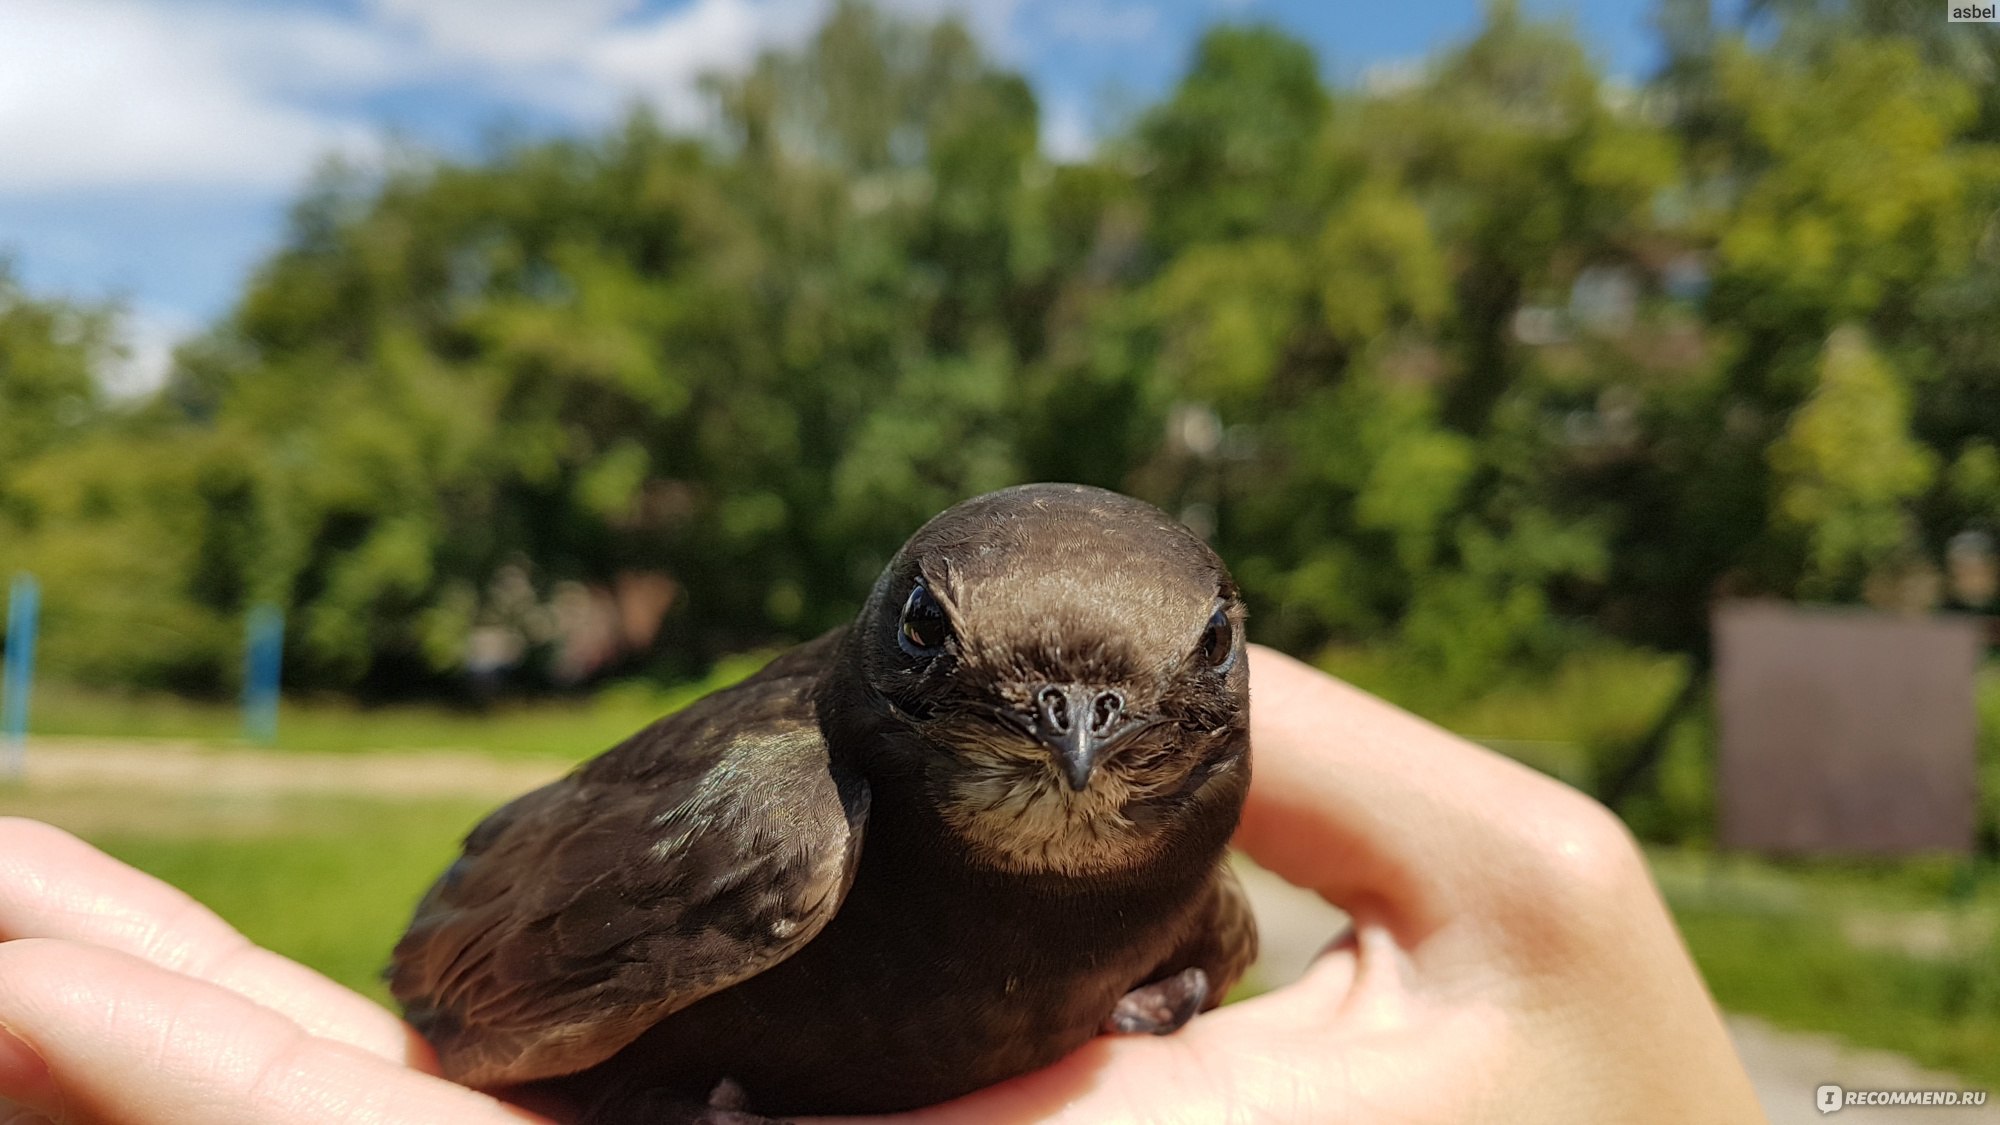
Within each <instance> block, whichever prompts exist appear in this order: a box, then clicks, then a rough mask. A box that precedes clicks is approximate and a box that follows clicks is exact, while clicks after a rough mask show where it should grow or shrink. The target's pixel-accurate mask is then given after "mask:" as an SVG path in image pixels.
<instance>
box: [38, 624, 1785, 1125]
mask: <svg viewBox="0 0 2000 1125" xmlns="http://www.w3.org/2000/svg"><path fill="white" fill-rule="evenodd" d="M1251 660H1252V681H1253V686H1254V691H1255V693H1256V694H1255V698H1254V701H1253V706H1252V710H1251V723H1252V740H1253V745H1254V746H1255V748H1256V750H1255V753H1256V765H1255V769H1254V770H1253V777H1254V781H1253V785H1252V792H1251V798H1250V804H1249V807H1248V808H1247V809H1246V811H1245V816H1244V823H1243V828H1242V830H1241V832H1240V833H1239V834H1238V837H1237V843H1238V844H1239V845H1240V846H1241V847H1243V848H1244V850H1246V851H1247V852H1249V854H1250V855H1251V856H1252V857H1253V858H1255V859H1257V860H1258V861H1259V862H1260V863H1262V864H1264V865H1265V866H1266V867H1268V868H1270V869H1272V870H1274V871H1276V872H1277V873H1278V874H1280V875H1282V876H1284V877H1286V878H1287V879H1289V880H1291V881H1292V882H1294V883H1297V884H1299V885H1300V886H1304V887H1307V888H1310V889H1312V890H1314V891H1317V892H1318V893H1320V894H1321V895H1322V896H1324V897H1325V898H1326V899H1327V900H1328V901H1330V902H1333V903H1335V904H1336V905H1339V906H1342V907H1343V908H1345V909H1347V910H1348V911H1349V913H1350V914H1351V915H1352V916H1353V918H1354V925H1353V929H1352V932H1351V933H1350V935H1349V936H1348V937H1347V938H1346V940H1344V941H1343V942H1341V943H1340V944H1339V945H1338V946H1336V947H1335V948H1334V949H1332V950H1330V951H1329V952H1328V953H1327V954H1326V955H1324V956H1322V957H1321V958H1320V959H1319V960H1318V961H1317V962H1316V963H1315V965H1314V967H1313V968H1312V969H1311V971H1309V972H1308V973H1307V975H1306V976H1305V977H1304V978H1303V979H1302V980H1300V981H1298V982H1297V983H1295V984H1293V985H1290V986H1288V987H1285V988H1282V989H1279V990H1277V991H1275V992H1272V993H1268V994H1266V995H1264V996H1260V997H1257V998H1255V999H1252V1000H1249V1001H1245V1002H1243V1003H1240V1004H1235V1005H1232V1006H1230V1007H1227V1008H1224V1009H1221V1010H1219V1011H1216V1012H1212V1013H1209V1014H1208V1015H1205V1016H1203V1017H1201V1018H1200V1019H1198V1020H1196V1021H1194V1022H1193V1023H1192V1024H1190V1025H1189V1026H1188V1027H1187V1028H1185V1029H1183V1030H1182V1031H1180V1032H1179V1033H1177V1034H1175V1035H1172V1036H1168V1037H1164V1038H1157V1039H1156V1038H1106V1039H1099V1040H1096V1041H1094V1042H1092V1043H1091V1044H1089V1045H1087V1046H1086V1047H1085V1048H1083V1049H1082V1050H1080V1051H1078V1052H1076V1053H1075V1054H1073V1055H1071V1056H1070V1057H1069V1058H1067V1059H1065V1060H1064V1061H1062V1062H1061V1063H1058V1064H1056V1065H1055V1066H1053V1067H1050V1068H1048V1069H1047V1070H1044V1071H1040V1072H1037V1073H1035V1074H1031V1075H1026V1076H1024V1077H1022V1078H1018V1079H1015V1080H1013V1081H1011V1082H1007V1083H1003V1084H1001V1085H999V1086H996V1087H993V1088H992V1089H989V1090H985V1091H981V1092H979V1093H977V1094H973V1095H970V1096H968V1097H965V1098H961V1099H959V1100H958V1101H955V1102H953V1103H950V1104H948V1105H945V1106H940V1107H937V1108H934V1109H930V1110H924V1111H919V1112H918V1113H915V1114H911V1115H905V1116H902V1117H898V1118H895V1119H894V1120H895V1121H897V1122H900V1123H902V1125H969V1123H976V1125H995V1123H1001V1125H1004V1123H1010V1122H1023V1123H1025V1122H1031V1121H1032V1122H1058V1123H1082V1122H1090V1123H1097V1122H1110V1121H1188V1122H1209V1121H1221V1120H1230V1121H1238V1120H1242V1121H1269V1122H1314V1123H1336V1122H1349V1121H1357V1122H1361V1121H1365V1122H1379V1121H1385V1120H1388V1121H1404V1122H1462V1121H1471V1120H1501V1121H1516V1120H1518V1121H1533V1122H1555V1121H1572V1120H1574V1121H1591V1122H1603V1121H1662V1122H1666V1121H1672V1122H1677V1123H1678V1122H1683V1121H1703V1122H1732V1121H1756V1120H1761V1116H1760V1114H1759V1112H1758V1110H1757V1108H1756V1102H1755V1100H1754V1098H1753V1097H1752V1094H1751V1092H1750V1087H1749V1084H1748V1081H1747V1079H1746V1078H1745V1076H1744V1074H1743V1071H1742V1067H1741V1065H1740V1063H1739V1062H1738V1060H1737V1059H1736V1056H1735V1053H1734V1051H1733V1050H1732V1048H1731V1046H1730V1044H1729V1040H1728V1037H1727V1035H1726V1033H1725V1032H1724V1030H1723V1028H1722V1025H1721V1022H1720V1020H1719V1018H1718V1017H1717V1015H1716V1012H1715V1010H1714V1007H1713V1005H1712V1003H1711V1002H1710V1001H1709V998H1708V994H1707V991H1706V989H1705V988H1704V987H1703V985H1702V983H1701V979H1700V977H1699V975H1698V974H1697V973H1696V971H1695V969H1694V967H1693V965H1692V963H1691V962H1690V961H1689V959H1688V956H1687V953H1686V951H1685V949H1684V948H1683V947H1682V945H1681V942H1680V939H1679V936H1678V935H1677V933H1676V932H1675V930H1674V928H1673V924H1672V922H1671V920H1670V919H1669V918H1668V916H1667V913H1666V910H1665V907H1664V906H1663V905H1662V904H1661V902H1660V900H1659V897H1658V895H1657V893H1656V892H1655V891H1654V889H1653V886H1652V882H1651V880H1650V878H1649V877H1648V875H1647V872H1646V869H1645V866H1644V862H1643V860H1642V859H1641V857H1640V856H1639V853H1638V850H1637V848H1636V847H1635V846H1634V845H1633V843H1632V841H1631V839H1630V837H1629V836H1628V835H1627V834H1626V833H1625V831H1624V829H1623V827H1622V826H1620V825H1619V824H1618V823H1617V821H1616V820H1615V819H1614V818H1612V817H1611V815H1610V814H1609V813H1608V812H1606V811H1604V810H1603V809H1602V808H1601V807H1600V806H1598V805H1596V804H1594V803H1593V802H1591V801H1589V800H1588V799H1587V798H1584V797H1582V796H1580V795H1579V794H1576V793H1575V792H1573V791H1571V790H1569V789H1567V788H1564V787H1563V786H1561V785H1559V784H1557V783H1555V782H1552V781H1549V780H1548V779H1546V778H1543V777H1541V776H1540V775H1538V774H1535V773H1533V772H1532V771H1530V770H1527V769H1525V768H1523V767H1521V766H1518V765H1516V764H1515V763H1513V762H1510V761H1508V760H1506V759H1504V758H1502V757H1499V756H1498V755H1494V754H1491V753H1489V752H1487V751H1485V750H1482V749H1480V748H1478V747H1475V746H1472V745H1470V744H1469V743H1466V742H1464V741H1463V740H1461V739H1458V738H1456V737H1455V736H1452V735H1449V734H1447V733H1445V732H1443V731H1440V730H1438V729H1437V728H1435V727H1432V726H1430V725H1428V724H1426V723H1423V722H1421V721H1419V720H1417V719H1414V718H1412V717H1410V716H1409V715H1406V714H1404V713H1402V712H1400V711H1397V710H1396V709H1394V708H1392V707H1389V706H1388V705H1386V704H1384V703H1382V702H1380V701H1379V700H1375V699H1373V698H1371V697H1369V696H1367V695H1365V694H1363V693H1361V692H1358V691H1356V690H1354V689H1352V688H1349V687H1347V686H1345V685H1343V684H1340V683H1338V682H1337V681H1334V680H1332V679H1330V678H1328V677H1326V676H1323V675H1321V674H1320V673H1318V672H1315V671H1312V670H1311V669H1309V668H1306V667H1305V666H1304V665H1301V664H1298V663H1297V662H1295V661H1292V660H1290V659H1288V658H1286V657H1283V656H1280V655H1278V654H1276V653H1273V652H1270V651H1268V650H1261V649H1253V652H1252V656H1251ZM1329 936H1331V935H1329ZM0 940H4V941H5V944H0V1029H11V1030H12V1032H13V1034H14V1035H15V1036H17V1037H18V1038H19V1039H20V1040H21V1041H24V1042H26V1043H28V1044H32V1045H33V1052H32V1053H30V1054H26V1055H22V1054H20V1053H19V1052H15V1051H10V1050H9V1049H8V1044H7V1042H6V1040H5V1037H4V1036H0V1098H11V1099H13V1100H14V1101H15V1102H16V1103H19V1104H21V1105H24V1106H26V1107H27V1108H28V1110H30V1111H33V1112H35V1113H39V1114H42V1115H44V1116H48V1117H50V1118H53V1119H54V1120H56V1121H58V1122H61V1123H63V1125H93V1123H109V1122H114V1121H116V1122H147V1123H155V1122H158V1123H169V1122H171V1123H179V1122H202V1123H204V1125H206V1123H208V1122H213V1121H216V1120H228V1121H231V1122H241V1123H244V1125H262V1123H264V1122H272V1123H274V1125H275V1123H277V1122H286V1123H297V1125H319V1123H322V1122H324V1123H327V1125H332V1123H334V1122H342V1123H345V1122H356V1121H361V1122H381V1123H390V1122H412V1123H415V1122H447V1121H448V1122H454V1123H457V1122H463V1123H465V1125H489V1123H499V1122H512V1123H515V1125H520V1123H522V1122H531V1121H546V1120H547V1118H543V1117H538V1116H536V1115H534V1114H532V1113H530V1112H528V1111H526V1110H524V1109H522V1108H519V1107H516V1106H510V1105H507V1104H505V1103H502V1102H499V1101H497V1100H495V1099H492V1098H489V1097H486V1096H484V1095H481V1094H475V1093H473V1092H471V1091H467V1090H463V1089H461V1088H459V1087H456V1086H453V1085H451V1084H449V1083H447V1082H444V1081H443V1080H442V1079H439V1078H436V1077H434V1076H433V1074H432V1073H431V1069H432V1068H431V1065H430V1056H429V1052H428V1050H427V1049H426V1048H425V1047H424V1046H423V1044H422V1042H421V1041H420V1040H418V1039H417V1038H416V1037H415V1036H414V1035H413V1034H412V1033H411V1032H410V1030H409V1029H408V1028H407V1027H406V1026H405V1025H403V1024H402V1023H401V1022H400V1021H398V1020H396V1019H395V1018H394V1017H393V1016H391V1015H390V1014H389V1013H387V1012H385V1011H383V1010H382V1009H380V1008H378V1007H376V1006H375V1005H373V1004H372V1003H370V1002H369V1001H367V1000H366V999H364V998H362V997H359V996H357V995H355V994H353V993H351V992H348V991H346V990H345V989H342V988H340V987H339V986H338V985H335V984H333V983H332V982H331V981H328V980H326V979H325V978H323V977H320V976H318V975H317V974H315V973H312V972H310V971H309V970H306V969H304V968H302V967H300V966H298V965H295V964H292V963H291V962H288V961H285V960H283V959H282V958H279V957H277V956H276V955H275V954H271V953H269V952H267V951H264V950H259V949H257V948H255V947H254V946H251V945H249V943H247V942H246V941H245V940H244V939H243V938H242V937H241V936H239V935H237V934H235V932H234V931H232V930H230V929H229V928H228V927H227V926H226V925H225V924H224V923H223V922H222V921H221V920H220V919H218V918H216V917H215V916H214V915H212V914H210V913H208V912H207V911H206V910H204V909H203V908H201V907H200V906H199V905H197V904H195V903H194V902H192V901H191V900H189V899H188V898H187V897H186V896H185V895H182V894H181V893H180V892H178V891H175V890H173V889H172V888H170V887H167V886H165V885H164V884H162V883H159V882H158V881H156V880H153V879H151V878H150V877H148V876H145V875H141V874H139V873H138V872H135V871H132V870H131V869H129V868H126V867H124V866H122V865H120V864H117V863H116V862H114V861H112V860H110V859H108V858H106V857H104V856H102V855H101V854H99V853H97V852H95V851H93V850H91V849H89V848H88V847H86V846H85V845H83V844H81V843H78V842H77V841H75V840H74V839H71V838H70V837H68V836H66V835H64V834H62V833H60V832H58V831H56V830H55V829H51V828H48V827H46V826H43V825H37V824H34V823H33V822H26V821H16V822H11V823H7V824H5V825H0ZM5 1104H6V1103H5V1102H0V1125H24V1123H25V1121H27V1120H31V1118H17V1119H10V1118H9V1117H8V1116H7V1111H6V1109H5V1108H4V1106H5ZM543 1108H545V1109H546V1108H547V1107H543Z"/></svg>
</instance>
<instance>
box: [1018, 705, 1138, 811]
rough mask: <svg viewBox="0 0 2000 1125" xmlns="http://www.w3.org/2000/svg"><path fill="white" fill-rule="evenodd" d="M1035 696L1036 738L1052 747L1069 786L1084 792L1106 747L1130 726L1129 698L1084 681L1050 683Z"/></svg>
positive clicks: (1034, 731)
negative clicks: (1126, 698) (1128, 717)
mask: <svg viewBox="0 0 2000 1125" xmlns="http://www.w3.org/2000/svg"><path fill="white" fill-rule="evenodd" d="M1034 699H1035V715H1034V719H1033V722H1032V730H1033V733H1034V736H1035V738H1036V739H1037V740H1038V741H1040V742H1041V744H1042V745H1043V746H1046V747H1048V748H1049V751H1050V753H1051V754H1052V755H1053V756H1054V757H1055V760H1056V767H1057V768H1058V769H1060V770H1061V771H1062V775H1063V778H1064V780H1066V781H1068V782H1069V787H1070V788H1071V789H1073V790H1075V791H1076V792H1079V793H1081V792H1083V789H1084V786H1086V785H1089V784H1090V775H1091V774H1092V773H1094V772H1096V770H1097V763H1098V760H1099V759H1100V758H1102V757H1103V756H1104V751H1105V749H1106V748H1108V747H1109V746H1110V745H1111V744H1112V743H1114V742H1116V741H1118V740H1119V739H1120V738H1122V737H1123V736H1124V735H1125V734H1126V733H1127V731H1128V729H1129V726H1128V724H1127V723H1126V721H1125V697H1124V696H1123V695H1122V694H1120V693H1118V692H1116V691H1106V690H1102V689H1098V688H1090V687H1085V686H1083V685H1081V684H1046V685H1044V686H1042V687H1041V688H1038V689H1037V690H1036V691H1035V694H1034Z"/></svg>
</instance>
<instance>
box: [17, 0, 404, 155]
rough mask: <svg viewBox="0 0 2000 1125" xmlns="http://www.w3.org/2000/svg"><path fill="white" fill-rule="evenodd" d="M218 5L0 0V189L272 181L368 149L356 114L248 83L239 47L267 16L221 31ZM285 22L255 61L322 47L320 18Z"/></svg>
mask: <svg viewBox="0 0 2000 1125" xmlns="http://www.w3.org/2000/svg"><path fill="white" fill-rule="evenodd" d="M217 14H218V13H217V11H216V10H215V9H203V8H200V7H194V8H189V9H183V10H178V11H174V12H172V13H169V12H167V11H165V10H163V9H161V8H160V7H158V6H155V5H148V4H143V3H137V2H134V0H9V2H8V3H6V4H4V5H0V190H15V191H20V190H43V191H46V190H61V189H66V188H73V187H81V186H93V185H102V184H140V185H162V184H219V185H229V186H242V185H253V186H276V185H280V184H285V183H289V182H291V181H293V180H295V179H296V178H297V177H298V176H299V175H300V173H301V172H302V171H303V170H304V169H306V168H308V167H310V165H311V164H312V162H313V161H314V160H316V159H317V158H319V157H320V156H321V155H323V154H324V153H326V152H328V151H330V150H335V149H360V148H365V147H366V146H367V145H368V136H369V130H367V129H365V128H363V127H361V126H360V125H358V124H357V123H354V122H349V121H341V120H338V119H330V118H327V117H325V116H322V115H319V114H315V113H312V112H309V111H307V110H305V109H302V108H299V107H297V106H294V105H291V104H287V103H286V102H285V101H283V100H280V99H275V98H272V97H270V96H268V95H267V94H266V93H265V92H264V91H261V90H259V89H258V88H257V87H256V85H255V84H254V83H253V82H251V81H249V80H248V78H247V74H246V72H247V71H252V70H254V69H256V67H255V66H252V65H245V64H249V63H254V62H255V61H256V60H255V59H252V58H245V57H243V53H242V51H241V48H242V47H243V46H244V45H245V44H246V40H247V39H249V38H250V37H251V36H252V34H253V32H254V31H255V30H256V28H257V27H258V25H260V24H262V25H264V27H265V29H266V30H270V29H271V26H272V25H271V23H270V21H268V20H267V19H265V18H264V17H261V16H259V15H258V14H257V13H256V12H255V11H239V12H236V13H235V14H237V15H239V16H241V17H242V18H241V22H239V23H237V24H236V25H235V26H233V27H232V26H231V25H230V24H229V23H228V22H226V21H221V20H218V19H216V18H214V17H215V16H216V15H217ZM289 29H290V31H291V34H289V35H287V36H284V37H278V38H272V39H270V40H268V41H265V42H264V43H263V44H261V45H262V47H263V50H264V52H265V54H264V56H263V57H264V58H265V59H267V60H269V61H270V62H277V63H282V61H283V57H284V56H286V55H293V56H296V55H301V54H304V55H314V54H317V53H318V52H320V51H322V50H324V51H327V52H328V53H329V54H332V53H333V46H334V38H335V37H333V36H330V35H327V34H325V32H327V31H330V30H332V28H331V27H330V26H328V25H325V24H324V23H323V22H318V23H316V22H314V21H311V20H308V21H303V22H296V23H293V24H290V25H289ZM269 69H273V70H277V69H286V68H281V67H269ZM289 73H291V74H292V75H294V76H296V74H297V69H296V68H289Z"/></svg>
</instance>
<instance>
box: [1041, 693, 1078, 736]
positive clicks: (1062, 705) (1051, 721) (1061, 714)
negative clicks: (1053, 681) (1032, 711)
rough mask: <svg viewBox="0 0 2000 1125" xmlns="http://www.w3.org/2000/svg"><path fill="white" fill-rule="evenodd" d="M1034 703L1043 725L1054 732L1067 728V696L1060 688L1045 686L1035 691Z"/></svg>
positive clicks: (1068, 720) (1068, 721)
mask: <svg viewBox="0 0 2000 1125" xmlns="http://www.w3.org/2000/svg"><path fill="white" fill-rule="evenodd" d="M1035 705H1036V708H1037V710H1039V711H1040V712H1041V718H1042V725H1043V726H1045V727H1047V728H1048V729H1049V730H1051V731H1055V732H1062V731H1066V730H1068V729H1069V723H1070V719H1069V697H1068V696H1066V695H1064V694H1063V690H1062V689H1061V688H1057V687H1045V688H1043V689H1042V690H1041V691H1039V692H1036V693H1035Z"/></svg>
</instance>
